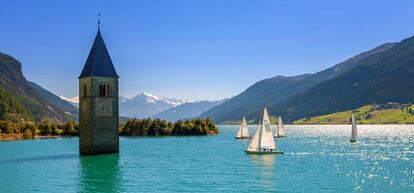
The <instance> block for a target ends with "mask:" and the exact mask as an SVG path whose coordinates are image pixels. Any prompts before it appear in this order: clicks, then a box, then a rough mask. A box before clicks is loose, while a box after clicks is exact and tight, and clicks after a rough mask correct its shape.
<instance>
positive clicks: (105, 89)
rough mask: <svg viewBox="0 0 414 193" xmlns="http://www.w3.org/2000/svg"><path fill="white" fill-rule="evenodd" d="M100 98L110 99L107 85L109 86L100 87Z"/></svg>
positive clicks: (102, 85)
mask: <svg viewBox="0 0 414 193" xmlns="http://www.w3.org/2000/svg"><path fill="white" fill-rule="evenodd" d="M99 96H100V97H109V85H107V84H101V85H99Z"/></svg>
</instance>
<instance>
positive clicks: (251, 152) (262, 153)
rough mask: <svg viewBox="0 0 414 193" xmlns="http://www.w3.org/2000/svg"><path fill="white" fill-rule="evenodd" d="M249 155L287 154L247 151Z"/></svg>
mask: <svg viewBox="0 0 414 193" xmlns="http://www.w3.org/2000/svg"><path fill="white" fill-rule="evenodd" d="M245 152H246V153H247V154H256V155H265V154H285V153H284V152H283V151H271V152H264V151H245Z"/></svg>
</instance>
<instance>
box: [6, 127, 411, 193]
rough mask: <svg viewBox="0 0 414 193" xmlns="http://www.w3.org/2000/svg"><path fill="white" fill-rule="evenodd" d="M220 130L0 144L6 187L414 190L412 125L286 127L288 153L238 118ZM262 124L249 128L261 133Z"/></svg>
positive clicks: (281, 144)
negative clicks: (353, 136)
mask: <svg viewBox="0 0 414 193" xmlns="http://www.w3.org/2000/svg"><path fill="white" fill-rule="evenodd" d="M219 128H220V130H221V132H222V134H220V135H218V136H197V137H136V138H133V137H123V138H121V140H120V143H121V153H120V154H110V155H98V156H86V157H80V156H79V155H78V138H76V137H75V138H60V139H44V140H25V141H13V142H0V179H2V180H0V192H12V193H14V192H253V191H269V192H414V127H413V126H412V125H376V126H372V125H360V126H359V127H358V130H359V137H360V138H359V141H358V142H357V143H355V144H350V143H349V137H350V131H351V130H350V129H351V128H350V126H292V125H287V126H286V132H287V135H288V136H287V138H285V139H278V140H277V145H278V149H279V150H281V151H284V152H285V154H284V155H249V154H246V153H245V152H244V151H243V150H244V149H245V147H246V146H247V144H248V141H247V140H235V139H234V134H235V133H236V131H237V129H238V126H219ZM254 128H255V127H254V126H250V127H249V129H250V133H251V134H253V129H254Z"/></svg>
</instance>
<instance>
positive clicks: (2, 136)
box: [0, 133, 71, 141]
mask: <svg viewBox="0 0 414 193" xmlns="http://www.w3.org/2000/svg"><path fill="white" fill-rule="evenodd" d="M60 137H71V135H36V136H34V137H33V138H24V136H23V133H21V134H0V141H17V140H28V139H52V138H60Z"/></svg>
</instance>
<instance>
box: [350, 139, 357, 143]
mask: <svg viewBox="0 0 414 193" xmlns="http://www.w3.org/2000/svg"><path fill="white" fill-rule="evenodd" d="M356 141H357V140H356V139H350V140H349V142H351V143H355V142H356Z"/></svg>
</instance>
